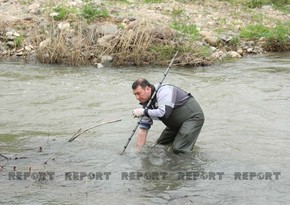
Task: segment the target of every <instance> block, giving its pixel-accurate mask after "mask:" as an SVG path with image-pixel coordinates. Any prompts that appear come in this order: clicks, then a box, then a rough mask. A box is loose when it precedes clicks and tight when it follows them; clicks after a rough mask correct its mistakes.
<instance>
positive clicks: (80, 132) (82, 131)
mask: <svg viewBox="0 0 290 205" xmlns="http://www.w3.org/2000/svg"><path fill="white" fill-rule="evenodd" d="M119 121H121V120H120V119H119V120H112V121H107V122H102V123H100V124H97V125H94V126H92V127H89V128H87V129H85V130H83V129H82V128H80V129H79V130H78V131H77V132H76V133H75V134H74V135H73V136H72V137H71V138H70V139H69V140H68V142H72V141H73V140H75V139H76V138H77V137H78V136H80V135H81V134H83V133H84V132H86V131H88V130H91V129H93V128H96V127H99V126H101V125H105V124H109V123H113V122H119Z"/></svg>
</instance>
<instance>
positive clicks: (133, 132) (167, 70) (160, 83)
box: [121, 51, 178, 155]
mask: <svg viewBox="0 0 290 205" xmlns="http://www.w3.org/2000/svg"><path fill="white" fill-rule="evenodd" d="M177 54H178V51H177V52H176V53H175V55H174V56H173V58H172V59H171V61H170V63H169V65H168V67H167V69H166V71H165V73H164V74H163V78H162V80H161V81H160V82H159V85H158V87H157V88H156V89H155V91H154V93H153V95H152V96H151V98H150V100H149V102H148V103H147V105H146V106H145V109H146V108H148V107H149V106H150V105H151V103H152V100H153V99H154V97H155V95H156V93H157V92H158V90H159V88H160V87H161V85H162V83H163V81H164V80H165V78H166V76H167V74H168V72H169V70H170V68H171V66H172V64H173V63H174V61H175V58H176V56H177ZM142 119H143V117H141V119H140V120H139V121H138V123H137V125H136V126H135V128H134V129H133V131H132V134H131V136H130V137H129V138H128V141H127V144H126V145H125V146H124V149H123V151H122V153H121V155H122V154H123V153H124V152H125V150H126V149H127V147H128V145H129V143H130V141H131V139H132V138H133V136H134V134H135V132H136V130H137V129H138V127H139V124H140V122H141V121H142Z"/></svg>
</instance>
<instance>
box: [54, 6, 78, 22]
mask: <svg viewBox="0 0 290 205" xmlns="http://www.w3.org/2000/svg"><path fill="white" fill-rule="evenodd" d="M52 11H53V12H55V13H56V15H53V19H54V20H56V21H62V20H66V19H67V18H68V16H69V14H71V13H74V12H76V11H75V9H73V8H70V7H67V6H64V5H59V6H56V7H54V8H53V9H52Z"/></svg>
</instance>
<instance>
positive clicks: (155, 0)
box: [144, 0, 164, 4]
mask: <svg viewBox="0 0 290 205" xmlns="http://www.w3.org/2000/svg"><path fill="white" fill-rule="evenodd" d="M163 2H164V0H144V3H147V4H156V3H163Z"/></svg>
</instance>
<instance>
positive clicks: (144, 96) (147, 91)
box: [133, 85, 151, 103]
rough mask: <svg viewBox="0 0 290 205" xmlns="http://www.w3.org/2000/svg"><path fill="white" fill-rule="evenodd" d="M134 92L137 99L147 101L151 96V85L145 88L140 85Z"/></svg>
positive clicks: (141, 101) (142, 101)
mask: <svg viewBox="0 0 290 205" xmlns="http://www.w3.org/2000/svg"><path fill="white" fill-rule="evenodd" d="M133 94H134V95H135V97H136V99H137V100H138V101H139V102H140V103H145V102H147V101H149V99H150V96H151V87H149V86H146V87H145V88H144V89H143V88H142V87H141V86H140V85H139V86H138V87H137V88H136V89H135V90H133Z"/></svg>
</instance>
